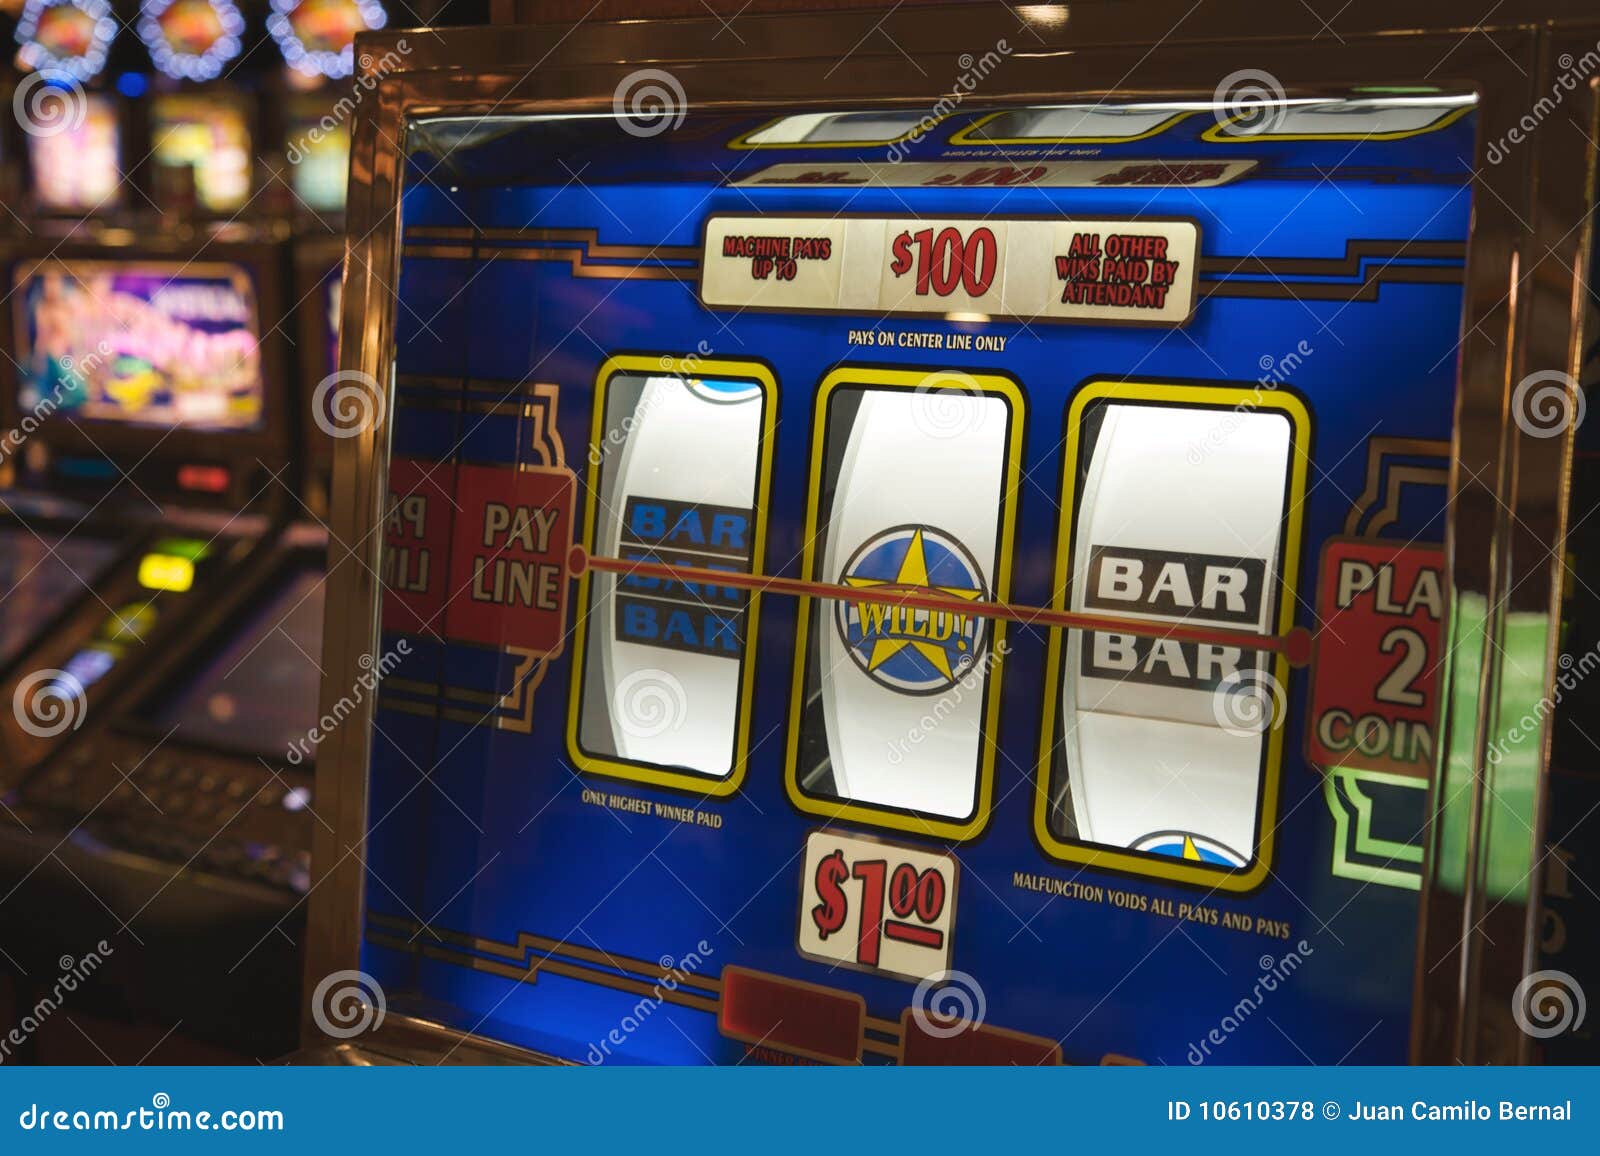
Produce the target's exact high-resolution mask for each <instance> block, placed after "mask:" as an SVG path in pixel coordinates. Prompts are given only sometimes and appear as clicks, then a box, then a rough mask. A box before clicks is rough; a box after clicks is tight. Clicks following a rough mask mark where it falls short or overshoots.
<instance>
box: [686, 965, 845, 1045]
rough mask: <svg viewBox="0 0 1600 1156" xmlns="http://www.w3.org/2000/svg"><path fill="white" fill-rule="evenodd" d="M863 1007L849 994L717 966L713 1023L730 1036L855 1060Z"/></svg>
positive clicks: (757, 972)
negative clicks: (718, 995) (718, 994)
mask: <svg viewBox="0 0 1600 1156" xmlns="http://www.w3.org/2000/svg"><path fill="white" fill-rule="evenodd" d="M866 1018H867V1005H866V1003H865V1002H864V1001H863V1000H862V998H861V997H860V996H858V995H856V994H854V993H852V992H848V991H840V990H839V989H838V988H832V987H818V986H817V985H816V984H814V983H801V982H800V981H799V980H794V979H785V978H783V976H781V975H767V974H766V973H764V972H759V971H747V970H745V969H744V968H742V967H725V968H723V969H722V1009H721V1011H720V1012H719V1014H718V1016H717V1026H718V1027H719V1028H720V1029H721V1030H722V1034H723V1035H725V1036H727V1037H729V1038H730V1039H735V1040H740V1041H743V1042H744V1043H747V1044H761V1045H762V1046H764V1047H769V1048H776V1049H777V1050H778V1051H781V1052H790V1053H792V1054H794V1055H797V1056H805V1057H806V1058H808V1059H813V1060H823V1061H825V1062H828V1063H838V1064H856V1063H860V1062H861V1035H862V1031H863V1029H864V1028H865V1026H866Z"/></svg>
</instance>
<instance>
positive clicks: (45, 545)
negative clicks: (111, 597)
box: [0, 526, 117, 668]
mask: <svg viewBox="0 0 1600 1156" xmlns="http://www.w3.org/2000/svg"><path fill="white" fill-rule="evenodd" d="M116 553H117V548H116V546H115V545H114V544H113V543H111V542H108V541H105V540H104V539H100V538H66V539H62V538H60V537H57V536H56V535H53V534H36V533H34V532H33V531H32V530H29V529H26V528H24V527H21V526H5V527H0V668H3V667H5V666H6V665H7V664H9V663H10V662H11V660H12V659H14V658H16V657H17V656H18V655H19V654H21V653H22V652H23V651H24V650H26V649H27V647H28V646H29V644H30V643H32V642H33V640H34V638H35V637H36V636H37V635H38V634H39V632H40V631H42V630H43V629H44V628H45V627H46V626H48V625H49V624H50V620H51V619H53V618H54V617H55V616H56V615H57V614H60V613H61V611H62V610H64V609H66V607H67V605H68V603H70V602H72V601H74V600H75V599H77V598H78V597H79V596H80V595H82V594H84V593H85V592H86V591H87V590H88V588H90V587H92V586H93V585H94V584H95V583H96V582H97V581H99V580H100V577H101V576H102V575H103V574H104V573H105V572H106V569H107V568H108V567H109V566H110V565H111V560H112V559H113V558H115V557H116Z"/></svg>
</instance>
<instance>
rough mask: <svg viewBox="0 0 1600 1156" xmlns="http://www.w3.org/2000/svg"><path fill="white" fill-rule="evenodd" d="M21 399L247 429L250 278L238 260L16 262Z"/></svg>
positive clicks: (256, 415) (111, 416)
mask: <svg viewBox="0 0 1600 1156" xmlns="http://www.w3.org/2000/svg"><path fill="white" fill-rule="evenodd" d="M12 300H13V302H14V303H15V307H16V308H17V310H18V318H17V335H18V338H19V340H18V350H17V362H18V365H19V367H20V371H21V372H20V376H21V391H20V397H19V401H20V403H21V408H22V411H23V412H24V413H29V412H32V413H39V414H41V415H42V416H49V415H53V414H56V413H62V414H66V415H68V416H70V417H74V418H78V419H82V420H89V421H105V422H119V423H123V424H129V425H149V426H164V427H185V428H193V429H200V430H245V429H252V428H254V427H255V426H257V425H259V424H260V422H261V418H262V406H263V393H264V390H263V383H262V374H261V349H260V345H261V343H260V337H259V333H260V323H259V319H258V317H257V311H256V298H255V289H254V287H253V285H252V283H251V280H250V276H249V274H248V273H247V272H246V271H245V270H244V268H243V267H241V266H238V265H222V264H216V265H204V264H189V265H177V264H170V265H169V264H161V263H154V262H140V261H131V260H130V261H119V262H103V261H92V262H89V261H86V262H61V261H47V262H44V263H42V264H39V265H36V266H18V270H17V275H16V281H15V284H14V288H13V294H12Z"/></svg>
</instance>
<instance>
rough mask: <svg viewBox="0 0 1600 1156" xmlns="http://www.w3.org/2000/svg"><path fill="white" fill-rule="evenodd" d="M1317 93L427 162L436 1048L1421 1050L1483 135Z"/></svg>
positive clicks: (547, 126) (393, 720)
mask: <svg viewBox="0 0 1600 1156" xmlns="http://www.w3.org/2000/svg"><path fill="white" fill-rule="evenodd" d="M1268 111H1269V112H1270V115H1267V116H1263V117H1257V118H1254V119H1251V120H1249V122H1248V123H1246V122H1243V121H1241V120H1238V119H1236V118H1233V117H1230V116H1227V115H1223V114H1219V113H1218V112H1217V111H1216V110H1213V109H1211V108H1210V107H1208V106H1200V105H1196V104H1170V103H1169V104H1163V103H1148V104H1132V105H1114V106H1113V105H1076V106H1049V107H1030V108H1008V109H995V108H990V109H982V110H977V109H962V110H960V111H957V112H956V113H954V114H952V115H949V116H945V117H929V116H927V115H925V114H924V112H923V111H922V110H914V111H908V112H907V111H901V110H896V109H877V110H874V109H862V110H848V111H844V112H826V113H824V112H814V113H813V112H808V111H806V110H804V109H801V110H794V109H790V110H786V111H785V113H784V114H783V115H767V116H744V117H740V116H732V115H717V116H713V115H698V114H695V115H688V116H685V115H683V114H681V113H679V114H677V115H660V114H657V115H654V116H652V115H648V114H636V115H634V116H631V117H627V118H624V119H622V120H620V121H619V120H616V119H613V118H612V117H609V116H603V117H602V116H574V117H552V118H544V119H516V118H509V117H490V118H488V119H486V120H485V119H481V118H476V117H475V118H473V119H471V120H466V119H448V118H446V119H437V120H425V121H423V122H421V123H420V124H416V125H413V126H411V127H410V129H409V131H410V133H411V137H410V139H411V142H412V164H411V169H410V175H409V179H408V187H407V189H406V192H405V193H404V197H403V204H402V232H401V264H400V279H399V284H398V291H399V300H400V306H401V307H400V308H398V309H397V310H396V312H395V326H396V344H395V349H394V357H395V363H394V371H395V392H394V395H393V405H392V408H391V410H390V412H389V415H388V417H389V420H390V423H391V424H390V427H389V430H388V433H389V436H390V439H391V440H390V445H391V451H390V452H391V458H390V462H389V475H388V477H389V492H390V512H389V514H388V517H387V519H386V522H385V531H384V532H385V547H384V552H383V560H382V573H383V580H384V583H385V587H386V592H385V595H384V599H383V605H382V611H381V621H382V627H383V630H382V636H381V640H380V653H379V654H377V655H375V656H374V661H375V663H376V666H377V669H378V670H379V671H380V672H381V673H382V674H383V676H384V677H383V681H382V683H381V688H380V690H379V692H378V705H377V713H376V723H375V725H374V726H373V727H372V729H371V732H370V735H369V736H368V738H369V740H370V772H371V777H370V784H371V786H370V798H369V801H368V816H369V818H368V824H369V839H368V843H367V859H366V863H367V867H368V869H369V874H368V884H367V887H366V892H365V895H366V908H365V912H366V914H365V924H364V927H363V929H362V934H363V943H364V949H363V964H362V966H363V969H364V970H365V971H367V972H368V973H370V974H371V975H372V976H373V977H374V978H375V979H377V980H378V981H379V983H380V984H381V985H382V986H383V988H384V989H385V991H386V993H387V995H388V1000H389V1007H390V1010H391V1013H393V1012H394V1011H396V1010H399V1011H409V1012H411V1013H413V1014H416V1015H419V1016H423V1017H425V1018H427V1019H429V1020H433V1021H435V1022H440V1023H443V1024H445V1025H447V1026H449V1027H453V1028H456V1029H459V1030H462V1031H471V1032H473V1033H475V1034H476V1035H478V1036H482V1037H487V1038H490V1039H495V1040H498V1041H501V1042H504V1043H508V1044H512V1045H516V1046H520V1047H524V1048H529V1049H533V1050H536V1051H540V1052H544V1053H548V1054H552V1055H555V1056H558V1057H562V1058H566V1059H571V1060H577V1061H588V1062H595V1063H597V1062H609V1061H625V1062H702V1061H705V1060H717V1061H730V1062H731V1061H736V1060H740V1059H743V1058H745V1057H747V1056H748V1057H754V1058H756V1059H763V1060H771V1061H774V1062H796V1061H797V1060H813V1061H823V1062H854V1061H856V1060H865V1061H867V1062H885V1061H896V1060H898V1061H903V1062H922V1061H940V1060H950V1061H958V1062H979V1061H998V1062H1007V1061H1015V1062H1030V1063H1032V1062H1059V1061H1062V1060H1066V1061H1071V1062H1099V1061H1101V1060H1103V1059H1110V1060H1114V1061H1118V1062H1144V1063H1158V1062H1165V1063H1181V1062H1185V1061H1186V1060H1187V1061H1189V1062H1201V1061H1202V1060H1210V1059H1215V1060H1218V1061H1220V1062H1246V1061H1250V1062H1284V1063H1300V1062H1304V1061H1305V1060H1306V1059H1310V1060H1313V1061H1315V1062H1335V1061H1340V1060H1343V1061H1344V1062H1376V1061H1396V1060H1400V1059H1403V1058H1404V1055H1405V1047H1406V1040H1407V1025H1408V1022H1409V1006H1408V1003H1407V989H1406V985H1405V984H1402V983H1396V982H1395V977H1396V976H1398V975H1405V974H1409V969H1410V968H1411V966H1412V961H1413V952H1414V944H1415V923H1416V899H1417V896H1416V892H1417V890H1418V887H1419V880H1420V870H1421V859H1422V848H1421V838H1422V829H1423V813H1424V796H1425V793H1426V791H1425V788H1426V784H1427V779H1428V775H1429V774H1430V771H1431V767H1432V765H1433V758H1434V753H1435V749H1434V748H1435V731H1436V720H1437V693H1436V685H1435V683H1436V677H1435V673H1434V672H1435V670H1436V669H1437V666H1438V653H1437V649H1438V639H1439V626H1440V617H1441V615H1442V613H1443V608H1442V604H1441V602H1442V582H1443V559H1442V551H1441V548H1440V546H1439V543H1440V542H1441V541H1442V538H1443V533H1444V525H1443V511H1444V508H1445V507H1444V503H1445V485H1446V472H1445V464H1446V461H1447V458H1448V439H1449V437H1450V431H1451V415H1452V406H1453V398H1454V393H1455V355H1454V350H1455V348H1456V337H1457V333H1458V331H1459V328H1460V317H1461V311H1462V291H1461V281H1462V276H1463V260H1464V252H1465V238H1466V234H1467V227H1468V217H1469V210H1470V207H1471V204H1470V196H1469V191H1468V188H1469V186H1468V178H1469V176H1470V173H1469V170H1468V168H1467V165H1466V162H1465V161H1464V160H1463V159H1462V158H1465V157H1469V156H1471V155H1472V147H1471V146H1472V134H1473V123H1472V112H1473V110H1472V105H1471V101H1470V100H1468V99H1457V98H1452V97H1449V96H1445V95H1439V94H1434V95H1430V96H1426V97H1422V96H1415V95H1413V96H1403V97H1402V96H1392V95H1380V94H1368V95H1361V94H1357V95H1356V96H1354V97H1353V98H1352V99H1350V100H1347V101H1303V102H1300V101H1291V102H1287V103H1285V104H1283V105H1281V106H1273V107H1272V108H1271V109H1269V110H1268ZM430 174H431V175H430ZM575 174H576V175H575ZM1313 642H1314V644H1315V645H1314V647H1313ZM352 693H360V692H359V690H352ZM325 702H326V696H325ZM1244 975H1249V976H1252V977H1254V976H1257V975H1259V976H1260V977H1261V985H1264V986H1265V987H1266V988H1267V989H1268V990H1272V991H1276V992H1277V994H1276V995H1274V996H1272V997H1271V999H1272V1001H1273V1003H1272V1007H1271V1009H1270V1018H1269V1017H1268V1016H1267V1015H1260V1016H1256V1017H1253V1018H1251V1017H1245V1018H1243V1019H1242V1020H1239V1021H1238V1022H1232V1021H1230V1023H1229V1025H1228V1026H1227V1028H1226V1030H1225V1031H1224V1030H1221V1029H1219V1027H1218V1025H1219V1023H1220V1022H1221V1020H1222V1017H1223V1016H1224V1015H1227V1014H1230V1013H1231V1012H1232V1009H1235V1008H1236V1006H1237V1005H1238V1003H1239V994H1240V992H1239V984H1240V980H1239V978H1238V977H1240V976H1244ZM1219 1041H1220V1042H1219ZM1191 1049H1194V1050H1195V1051H1197V1052H1199V1053H1200V1055H1199V1058H1198V1059H1196V1058H1195V1057H1194V1055H1191Z"/></svg>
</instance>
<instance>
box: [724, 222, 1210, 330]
mask: <svg viewBox="0 0 1600 1156" xmlns="http://www.w3.org/2000/svg"><path fill="white" fill-rule="evenodd" d="M1199 248H1200V226H1199V225H1198V224H1196V223H1195V222H1194V221H1191V220H1187V219H1181V218H1154V217H1152V218H1140V219H1137V220H1107V219H1100V218H1082V219H1067V218H1043V219H1041V218H1009V219H1008V218H962V217H940V218H914V217H769V216H713V217H711V218H710V219H709V220H708V221H707V222H706V235H705V251H704V254H703V260H702V263H701V280H700V297H701V300H702V301H703V302H704V303H705V305H706V307H707V308H710V309H740V310H744V309H764V310H778V311H791V310H792V311H796V312H806V313H816V312H836V313H863V314H896V313H898V314H922V313H934V314H939V315H945V314H949V313H972V314H980V315H983V316H984V317H987V318H1002V319H1004V318H1014V319H1018V320H1022V321H1028V322H1032V321H1068V322H1070V321H1092V322H1096V323H1099V324H1106V323H1113V324H1116V323H1121V324H1135V325H1182V324H1183V323H1184V322H1186V321H1187V320H1188V319H1189V316H1190V314H1192V313H1193V312H1194V305H1195V296H1196V259H1197V256H1198V253H1199Z"/></svg>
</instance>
